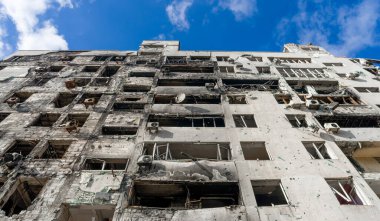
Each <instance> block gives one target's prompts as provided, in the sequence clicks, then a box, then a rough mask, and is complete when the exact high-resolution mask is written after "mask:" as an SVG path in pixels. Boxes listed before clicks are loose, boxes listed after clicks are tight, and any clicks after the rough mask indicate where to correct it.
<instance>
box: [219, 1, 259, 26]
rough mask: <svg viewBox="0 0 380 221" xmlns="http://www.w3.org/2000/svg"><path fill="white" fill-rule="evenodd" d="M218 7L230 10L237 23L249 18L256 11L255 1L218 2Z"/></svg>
mask: <svg viewBox="0 0 380 221" xmlns="http://www.w3.org/2000/svg"><path fill="white" fill-rule="evenodd" d="M218 6H219V7H220V8H222V9H227V10H230V11H231V12H232V13H233V14H234V16H235V19H236V20H238V21H240V20H243V19H245V18H248V17H251V16H252V15H253V13H255V12H256V11H257V5H256V0H219V3H218Z"/></svg>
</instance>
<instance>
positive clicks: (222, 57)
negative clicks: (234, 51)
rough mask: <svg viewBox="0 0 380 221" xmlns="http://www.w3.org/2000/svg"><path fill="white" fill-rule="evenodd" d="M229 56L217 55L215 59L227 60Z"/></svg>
mask: <svg viewBox="0 0 380 221" xmlns="http://www.w3.org/2000/svg"><path fill="white" fill-rule="evenodd" d="M229 58H230V57H228V56H217V57H216V60H217V61H228V59H229Z"/></svg>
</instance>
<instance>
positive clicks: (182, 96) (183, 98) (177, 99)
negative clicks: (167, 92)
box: [175, 93, 186, 104]
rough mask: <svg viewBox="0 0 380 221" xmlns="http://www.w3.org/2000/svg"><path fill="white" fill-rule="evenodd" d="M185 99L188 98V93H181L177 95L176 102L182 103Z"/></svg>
mask: <svg viewBox="0 0 380 221" xmlns="http://www.w3.org/2000/svg"><path fill="white" fill-rule="evenodd" d="M185 99H186V94H184V93H181V94H178V95H177V97H175V102H176V103H177V104H179V103H182V102H183V101H184V100H185Z"/></svg>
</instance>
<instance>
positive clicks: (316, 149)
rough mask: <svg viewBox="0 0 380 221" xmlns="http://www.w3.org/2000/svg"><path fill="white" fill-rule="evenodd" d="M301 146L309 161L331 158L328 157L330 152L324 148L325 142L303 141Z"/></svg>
mask: <svg viewBox="0 0 380 221" xmlns="http://www.w3.org/2000/svg"><path fill="white" fill-rule="evenodd" d="M302 144H303V145H304V146H305V148H306V150H307V152H308V153H309V155H310V157H311V159H313V160H316V159H320V160H325V159H332V157H331V156H330V154H331V150H329V149H327V147H326V146H325V142H310V141H304V142H302Z"/></svg>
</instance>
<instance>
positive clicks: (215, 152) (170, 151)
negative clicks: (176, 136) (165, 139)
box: [143, 143, 231, 161]
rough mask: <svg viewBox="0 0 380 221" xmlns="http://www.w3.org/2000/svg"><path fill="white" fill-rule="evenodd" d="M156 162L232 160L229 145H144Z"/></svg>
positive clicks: (145, 153)
mask: <svg viewBox="0 0 380 221" xmlns="http://www.w3.org/2000/svg"><path fill="white" fill-rule="evenodd" d="M143 155H151V156H152V157H153V159H154V160H186V161H188V160H217V161H220V160H231V153H230V145H229V144H228V143H144V150H143Z"/></svg>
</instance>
